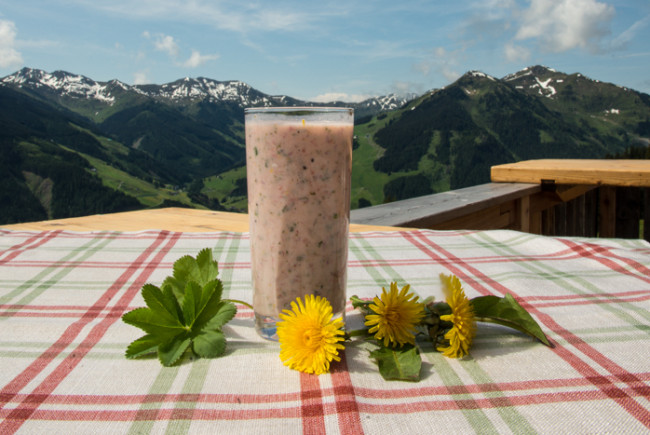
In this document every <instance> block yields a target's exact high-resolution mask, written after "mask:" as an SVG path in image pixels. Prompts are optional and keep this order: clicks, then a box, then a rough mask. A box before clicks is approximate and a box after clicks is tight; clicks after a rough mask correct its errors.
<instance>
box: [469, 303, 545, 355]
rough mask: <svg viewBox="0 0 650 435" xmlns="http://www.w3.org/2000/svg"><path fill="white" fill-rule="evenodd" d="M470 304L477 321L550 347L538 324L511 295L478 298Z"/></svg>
mask: <svg viewBox="0 0 650 435" xmlns="http://www.w3.org/2000/svg"><path fill="white" fill-rule="evenodd" d="M470 302H471V303H472V306H473V307H474V314H475V316H476V320H477V321H479V322H489V323H496V324H498V325H503V326H507V327H509V328H513V329H516V330H517V331H519V332H522V333H524V334H527V335H529V336H531V337H533V338H536V339H538V340H539V341H541V342H542V343H544V344H545V345H547V346H551V344H550V343H549V341H548V338H546V335H545V334H544V331H542V328H540V326H539V324H538V323H537V322H536V321H535V319H533V317H532V316H531V315H530V314H529V313H528V311H526V310H525V309H524V308H523V307H522V306H521V305H519V303H518V302H517V301H516V300H515V298H513V297H512V295H511V294H506V295H505V297H503V298H500V297H498V296H479V297H476V298H474V299H472V300H471V301H470Z"/></svg>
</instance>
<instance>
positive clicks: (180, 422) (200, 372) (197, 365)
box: [165, 359, 210, 435]
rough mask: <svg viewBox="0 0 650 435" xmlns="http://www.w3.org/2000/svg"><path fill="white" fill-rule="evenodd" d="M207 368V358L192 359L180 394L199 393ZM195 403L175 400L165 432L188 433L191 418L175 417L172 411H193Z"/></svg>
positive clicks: (208, 366)
mask: <svg viewBox="0 0 650 435" xmlns="http://www.w3.org/2000/svg"><path fill="white" fill-rule="evenodd" d="M209 368H210V361H209V360H207V359H198V360H195V361H193V362H192V367H191V369H190V371H189V372H188V375H187V378H186V379H185V383H184V384H183V388H182V390H181V394H191V395H193V394H196V395H197V396H198V395H200V394H201V391H203V385H204V384H205V380H206V379H207V377H208V369H209ZM196 403H197V402H196V401H186V402H176V403H175V405H174V412H173V413H172V415H171V418H170V419H169V421H168V424H167V429H166V430H165V433H166V434H170V435H180V434H186V433H188V432H189V430H190V425H191V424H192V420H191V419H187V418H175V416H174V413H175V412H176V410H187V409H191V410H192V411H193V410H194V409H196Z"/></svg>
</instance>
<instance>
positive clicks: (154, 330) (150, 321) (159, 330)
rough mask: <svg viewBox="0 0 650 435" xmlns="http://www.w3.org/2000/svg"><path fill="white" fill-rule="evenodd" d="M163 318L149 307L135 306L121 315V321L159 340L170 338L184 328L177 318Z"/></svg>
mask: <svg viewBox="0 0 650 435" xmlns="http://www.w3.org/2000/svg"><path fill="white" fill-rule="evenodd" d="M173 320H174V321H173V322H172V321H171V320H170V319H166V318H163V317H161V316H160V315H159V313H156V312H154V311H152V310H151V309H149V308H136V309H135V310H132V311H129V312H128V313H126V314H124V315H123V316H122V321H124V323H128V324H129V325H133V326H135V327H137V328H140V329H142V330H143V331H144V332H146V333H147V334H150V335H152V336H154V337H156V338H158V339H159V340H160V341H161V342H162V341H167V340H169V339H171V338H172V337H173V336H175V335H177V334H180V333H183V332H185V331H186V329H185V328H184V327H183V325H181V324H180V323H179V322H178V319H173Z"/></svg>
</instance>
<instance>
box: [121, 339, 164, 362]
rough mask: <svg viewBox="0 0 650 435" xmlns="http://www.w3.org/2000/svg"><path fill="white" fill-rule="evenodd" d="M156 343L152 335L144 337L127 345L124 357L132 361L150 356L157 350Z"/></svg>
mask: <svg viewBox="0 0 650 435" xmlns="http://www.w3.org/2000/svg"><path fill="white" fill-rule="evenodd" d="M158 343H159V342H158V340H157V339H156V338H155V337H153V336H152V335H149V334H147V335H144V336H142V337H140V338H138V339H137V340H134V341H133V342H132V343H131V344H129V347H127V348H126V353H125V356H126V357H127V358H129V359H134V358H140V357H141V356H145V355H150V354H152V353H155V352H156V351H157V350H158Z"/></svg>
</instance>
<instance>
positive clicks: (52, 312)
mask: <svg viewBox="0 0 650 435" xmlns="http://www.w3.org/2000/svg"><path fill="white" fill-rule="evenodd" d="M366 299H368V300H369V299H370V298H366ZM517 300H518V301H519V302H520V303H522V302H524V301H525V303H527V304H529V305H535V307H537V308H544V307H564V306H569V305H598V304H622V303H631V302H643V301H647V300H650V292H648V291H646V290H637V291H630V292H623V293H620V294H615V293H602V294H599V293H590V294H582V295H562V296H530V297H518V298H517ZM346 307H347V308H346V311H354V308H353V307H352V305H351V304H349V303H348V304H346ZM135 308H137V307H127V310H132V309H135ZM0 309H2V310H6V311H5V312H0V317H46V318H47V317H52V318H58V317H72V318H77V317H79V311H84V312H92V308H89V307H87V306H74V305H70V306H65V305H62V306H59V305H52V306H48V305H24V304H16V305H13V304H0ZM11 310H15V311H11ZM111 316H117V317H120V316H121V315H120V314H119V313H115V312H108V313H106V314H104V315H102V314H101V311H100V310H98V311H97V312H96V314H95V318H99V317H111ZM236 317H238V318H250V317H253V311H251V310H250V309H249V308H248V307H246V306H245V305H237V315H236Z"/></svg>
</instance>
